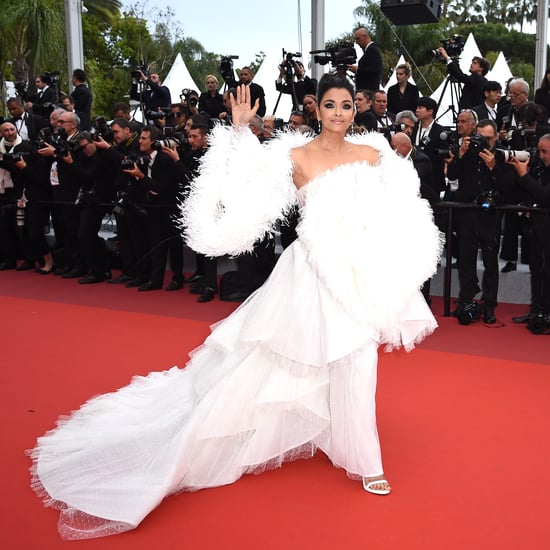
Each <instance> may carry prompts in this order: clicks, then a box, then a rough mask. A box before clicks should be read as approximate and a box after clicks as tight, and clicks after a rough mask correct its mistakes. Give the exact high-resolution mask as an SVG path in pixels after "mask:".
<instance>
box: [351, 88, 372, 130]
mask: <svg viewBox="0 0 550 550" xmlns="http://www.w3.org/2000/svg"><path fill="white" fill-rule="evenodd" d="M372 100H373V94H372V92H371V91H370V90H356V91H355V118H354V119H353V124H354V126H356V127H358V129H359V131H361V130H362V129H363V130H368V131H372V132H374V131H376V127H377V125H378V120H377V119H376V115H375V114H374V113H373V112H372Z"/></svg>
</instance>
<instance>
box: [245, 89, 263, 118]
mask: <svg viewBox="0 0 550 550" xmlns="http://www.w3.org/2000/svg"><path fill="white" fill-rule="evenodd" d="M238 84H239V85H240V84H243V83H242V82H239V83H238ZM247 86H248V88H249V89H250V106H251V107H254V103H256V100H257V99H258V100H259V107H258V111H257V112H256V114H257V115H258V116H261V117H263V116H265V112H266V106H265V92H264V89H263V88H262V87H261V86H260V85H259V84H255V83H254V82H251V83H250V84H247Z"/></svg>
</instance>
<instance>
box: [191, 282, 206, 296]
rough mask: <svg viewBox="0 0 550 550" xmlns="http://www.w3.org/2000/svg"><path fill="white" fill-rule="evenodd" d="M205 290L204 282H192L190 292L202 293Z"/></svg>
mask: <svg viewBox="0 0 550 550" xmlns="http://www.w3.org/2000/svg"><path fill="white" fill-rule="evenodd" d="M203 290H204V285H203V284H202V283H192V284H191V286H190V287H189V293H190V294H202V291H203Z"/></svg>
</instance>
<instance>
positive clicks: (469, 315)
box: [456, 300, 481, 325]
mask: <svg viewBox="0 0 550 550" xmlns="http://www.w3.org/2000/svg"><path fill="white" fill-rule="evenodd" d="M456 317H457V319H458V322H459V323H460V324H461V325H469V324H470V323H471V322H472V321H478V320H479V319H480V317H481V305H480V304H479V303H478V302H476V301H475V300H474V301H473V302H470V303H469V304H466V305H465V306H464V307H463V308H462V309H461V310H460V311H458V313H457V314H456Z"/></svg>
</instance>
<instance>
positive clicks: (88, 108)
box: [71, 84, 92, 130]
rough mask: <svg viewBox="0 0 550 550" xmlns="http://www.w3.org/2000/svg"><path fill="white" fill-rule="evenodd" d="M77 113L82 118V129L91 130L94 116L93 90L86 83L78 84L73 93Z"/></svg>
mask: <svg viewBox="0 0 550 550" xmlns="http://www.w3.org/2000/svg"><path fill="white" fill-rule="evenodd" d="M71 97H72V99H73V102H74V110H75V113H76V114H77V115H78V117H79V118H80V126H79V129H80V130H90V128H91V116H92V92H90V89H89V88H88V86H86V84H78V85H77V86H75V89H74V90H73V92H72V93H71Z"/></svg>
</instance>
